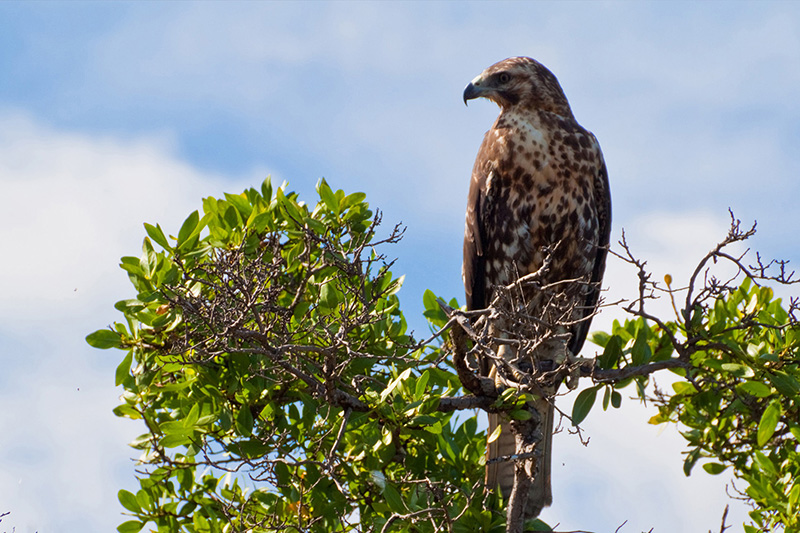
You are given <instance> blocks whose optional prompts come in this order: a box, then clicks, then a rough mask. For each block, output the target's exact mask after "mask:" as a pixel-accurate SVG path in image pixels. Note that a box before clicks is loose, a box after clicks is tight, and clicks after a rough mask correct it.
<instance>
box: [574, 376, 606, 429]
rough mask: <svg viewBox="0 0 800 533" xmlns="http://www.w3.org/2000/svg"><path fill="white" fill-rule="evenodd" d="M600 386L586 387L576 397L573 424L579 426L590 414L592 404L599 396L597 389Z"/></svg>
mask: <svg viewBox="0 0 800 533" xmlns="http://www.w3.org/2000/svg"><path fill="white" fill-rule="evenodd" d="M599 388H600V385H594V386H593V387H589V388H588V389H584V390H582V391H581V393H580V394H578V397H577V398H575V404H574V405H573V406H572V425H573V426H577V425H578V424H580V423H581V422H583V419H584V418H586V416H587V415H588V414H589V411H591V410H592V406H593V405H594V400H595V398H596V397H597V390H598V389H599Z"/></svg>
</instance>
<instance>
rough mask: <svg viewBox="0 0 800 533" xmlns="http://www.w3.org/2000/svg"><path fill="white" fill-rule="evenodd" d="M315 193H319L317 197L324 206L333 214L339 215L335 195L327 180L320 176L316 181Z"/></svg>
mask: <svg viewBox="0 0 800 533" xmlns="http://www.w3.org/2000/svg"><path fill="white" fill-rule="evenodd" d="M317 193H319V197H320V198H321V199H322V201H323V202H324V203H325V206H326V207H327V208H328V209H329V210H331V211H332V212H333V214H335V215H337V216H338V215H339V202H338V201H337V200H336V195H335V194H333V191H332V190H331V188H330V186H328V182H326V181H325V178H320V179H319V181H318V182H317Z"/></svg>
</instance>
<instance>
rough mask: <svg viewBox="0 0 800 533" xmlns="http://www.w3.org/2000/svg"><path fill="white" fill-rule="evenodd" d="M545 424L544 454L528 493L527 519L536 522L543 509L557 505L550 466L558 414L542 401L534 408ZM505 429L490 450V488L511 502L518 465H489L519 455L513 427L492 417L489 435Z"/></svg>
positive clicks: (488, 482) (543, 428) (510, 462)
mask: <svg viewBox="0 0 800 533" xmlns="http://www.w3.org/2000/svg"><path fill="white" fill-rule="evenodd" d="M534 406H535V408H536V410H537V411H539V415H540V416H541V420H542V441H541V443H540V444H539V446H542V453H541V455H540V456H539V458H538V460H537V464H536V470H535V475H534V477H533V481H532V483H531V488H530V492H529V493H528V504H527V507H526V510H525V516H526V518H534V517H536V516H538V515H539V513H541V512H542V509H543V508H545V507H547V506H549V505H550V504H551V503H553V493H552V490H551V486H550V463H551V456H552V448H553V419H554V417H555V411H554V409H553V406H552V405H551V404H550V403H549V402H548V401H546V400H543V399H538V400H536V402H535V404H534ZM498 425H500V426H502V429H501V430H500V436H499V437H498V438H497V439H495V440H494V441H493V442H490V443H488V444H487V446H486V461H487V462H486V485H487V486H488V487H489V488H491V489H492V490H496V489H497V488H499V489H500V493H501V494H502V495H503V499H504V500H508V497H509V496H510V495H511V489H512V488H513V487H514V461H513V460H506V461H496V462H489V461H491V460H492V459H496V458H498V457H503V456H510V455H514V454H516V453H517V450H516V442H515V440H514V435H513V433H512V432H511V428H510V426H509V423H508V422H507V421H505V420H503V418H502V417H501V416H500V415H497V414H493V413H489V431H488V434H489V435H491V434H492V433H493V432H494V431H495V429H496V428H497V426H498Z"/></svg>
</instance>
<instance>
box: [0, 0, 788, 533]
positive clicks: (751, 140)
mask: <svg viewBox="0 0 800 533" xmlns="http://www.w3.org/2000/svg"><path fill="white" fill-rule="evenodd" d="M512 55H530V56H532V57H535V58H536V59H539V60H540V61H542V62H543V63H544V64H546V65H547V66H548V67H550V69H551V70H553V72H554V73H555V74H556V76H558V78H559V80H560V81H561V84H562V86H563V87H564V89H565V91H566V93H567V96H568V98H569V99H570V102H571V104H572V107H573V110H574V112H575V115H576V117H577V118H578V120H579V121H580V122H581V123H582V124H583V125H584V126H586V127H587V128H588V129H590V130H592V131H593V132H594V133H595V134H596V135H597V137H598V139H599V140H600V144H601V146H602V147H603V150H604V153H605V157H606V161H607V164H608V168H609V174H610V179H611V186H612V195H613V198H614V237H618V236H619V234H620V233H619V232H620V230H621V228H623V227H624V228H625V230H626V234H627V235H628V237H629V241H630V242H631V244H632V245H633V246H634V247H635V249H636V250H637V252H639V254H640V255H641V256H642V257H644V258H646V259H648V261H649V265H651V266H652V267H653V269H654V270H655V271H656V273H657V274H659V275H662V274H663V273H666V272H670V273H672V274H673V275H674V276H675V277H676V279H680V278H679V276H680V275H681V274H683V275H685V273H686V271H687V269H688V268H689V267H690V266H691V264H692V261H693V260H696V259H697V258H698V257H699V256H700V255H702V253H703V252H704V251H705V250H706V249H707V248H709V247H710V246H711V245H712V244H713V243H714V242H715V241H716V240H718V239H719V238H721V236H722V235H723V234H724V231H725V229H726V225H727V208H728V207H731V208H732V209H733V210H734V211H735V213H736V214H737V215H738V216H739V217H741V218H742V219H743V220H745V221H748V222H749V221H752V220H754V219H757V220H758V222H759V228H760V233H759V235H758V236H757V238H756V240H755V241H754V243H753V245H754V246H755V247H756V248H758V249H759V250H762V251H763V252H765V253H766V255H768V256H778V257H784V258H788V259H793V260H795V261H796V260H797V259H798V258H800V246H798V240H797V237H796V234H797V221H798V218H799V216H800V212H798V203H797V198H798V196H800V185H798V184H799V183H800V181H799V180H798V179H797V169H798V168H800V150H798V149H797V143H798V140H800V100H798V98H797V93H798V87H800V4H795V3H790V2H774V3H773V2H750V3H745V2H730V3H726V2H710V3H688V2H687V3H681V2H669V3H667V2H639V3H632V2H610V3H606V2H577V1H576V2H559V3H555V2H552V3H551V2H536V3H521V2H513V3H505V4H501V3H492V4H488V3H455V2H442V3H389V2H385V3H365V2H364V3H321V2H320V3H273V2H270V3H266V2H265V3H254V2H248V3H211V2H207V3H177V2H176V3H97V2H92V3H80V2H74V3H73V2H70V3H51V2H37V3H21V2H20V3H17V2H4V3H0V73H2V74H1V76H2V77H0V191H2V193H3V196H4V197H5V202H4V204H5V207H4V209H3V210H2V212H0V237H2V239H3V242H4V244H5V246H6V249H7V250H8V251H9V253H8V254H7V255H6V256H5V258H4V259H5V260H4V261H3V262H2V263H0V318H2V320H0V365H1V366H0V368H3V372H2V373H0V404H2V405H3V410H2V411H0V511H4V510H9V511H11V513H12V514H11V515H10V516H9V517H6V518H4V519H3V522H2V525H1V526H0V530H3V531H5V530H8V531H10V530H11V528H12V527H15V528H16V531H18V532H20V533H22V532H28V531H31V532H33V531H39V532H40V533H46V532H51V531H53V532H55V531H78V530H80V531H88V532H92V531H110V530H113V529H114V528H115V527H116V524H118V523H119V522H121V521H122V517H121V516H120V511H121V508H120V507H119V505H118V504H117V503H116V491H117V490H118V489H119V488H121V487H131V486H133V485H134V484H133V480H132V473H133V465H132V463H131V461H130V457H131V456H132V453H131V451H130V450H129V449H128V448H126V443H127V442H128V441H129V440H131V439H132V438H133V437H135V436H136V435H137V434H138V433H139V432H141V429H142V428H140V427H137V425H136V423H135V422H126V421H121V420H116V419H115V417H114V416H113V415H112V413H111V408H113V406H114V405H115V404H116V401H117V400H116V397H117V396H118V394H119V392H120V391H119V390H115V389H114V387H113V369H114V367H115V365H116V363H117V362H118V360H119V359H120V357H121V353H120V354H116V353H113V352H99V351H96V350H92V349H90V348H89V347H88V346H86V345H85V344H84V342H83V337H84V336H85V335H86V333H88V332H90V331H92V330H94V329H97V328H99V327H103V326H104V325H105V324H108V323H110V322H111V321H113V320H115V319H116V318H117V316H116V315H115V311H114V310H113V307H112V305H113V303H114V302H115V301H116V300H119V299H123V298H126V297H130V296H131V294H132V289H131V288H129V286H128V285H127V280H126V277H125V275H124V273H123V272H122V271H121V270H118V269H117V266H116V265H117V263H118V259H119V257H120V256H122V255H132V254H136V253H137V250H139V247H140V245H141V239H142V237H143V235H144V232H143V229H142V223H143V222H145V221H147V222H151V223H154V222H159V223H161V224H162V226H164V227H165V228H173V231H174V230H176V229H177V227H178V224H179V223H180V222H181V221H182V219H183V218H184V217H185V216H186V214H188V213H189V212H190V211H192V210H194V209H196V208H198V207H199V206H200V200H201V198H202V197H205V196H210V195H216V196H219V195H221V194H222V192H223V191H227V192H239V191H240V190H242V189H243V188H244V187H246V186H252V185H257V184H258V183H260V182H261V180H262V179H263V178H264V177H265V176H266V175H268V174H271V175H272V176H273V180H276V181H281V180H284V179H285V180H288V181H289V183H290V187H291V188H293V189H296V190H298V191H300V192H301V194H302V195H303V196H304V197H306V198H313V196H312V195H313V187H314V184H315V183H316V181H317V180H318V179H319V178H320V177H323V176H324V177H325V178H326V179H328V181H329V183H331V184H332V185H333V186H334V187H338V188H343V189H345V190H346V191H348V192H351V191H355V190H360V191H364V192H366V193H367V194H368V198H369V200H370V201H371V203H372V205H373V206H375V207H379V208H381V209H382V210H383V211H384V220H385V224H386V231H388V229H389V227H390V225H391V224H393V223H395V222H399V221H402V222H403V223H404V224H406V225H407V226H408V231H407V233H406V238H405V240H404V241H403V243H402V244H400V245H399V246H397V247H396V249H395V250H394V253H395V254H396V255H397V256H399V261H398V263H397V266H396V268H395V271H396V273H397V274H405V275H406V285H405V287H404V288H403V290H402V292H401V294H400V295H401V300H402V302H403V306H404V309H405V310H406V313H407V317H408V319H409V322H410V323H411V325H412V327H414V328H415V329H417V330H423V329H424V328H425V326H424V322H423V321H422V320H421V318H420V315H421V308H422V305H421V294H422V292H423V291H424V290H425V289H426V288H431V289H433V290H434V291H435V292H437V293H438V294H441V295H444V296H458V297H459V298H461V297H462V292H463V289H462V287H461V280H460V263H461V235H462V231H463V213H464V207H465V202H466V188H467V183H468V178H469V173H470V170H471V168H472V162H473V160H474V157H475V153H476V152H477V148H478V145H479V144H480V140H481V137H482V135H483V132H484V131H485V130H486V129H487V128H488V127H489V126H490V124H491V122H492V120H493V119H494V117H495V116H496V113H497V109H496V107H495V106H493V105H492V104H491V103H489V102H484V101H481V102H475V103H471V104H470V107H469V108H465V107H464V105H463V102H462V100H461V91H462V90H463V88H464V86H465V85H466V84H467V83H468V82H469V81H470V80H471V79H472V78H473V77H474V76H475V75H477V74H478V73H479V72H480V71H481V70H483V69H484V68H485V67H487V66H489V65H490V64H492V63H494V62H495V61H498V60H500V59H503V58H505V57H508V56H512ZM607 285H608V286H609V298H613V297H617V296H620V297H624V296H630V295H631V294H632V293H631V291H632V287H634V286H635V280H634V279H633V274H632V273H631V272H630V271H628V270H626V269H625V268H624V266H623V265H620V264H615V263H613V262H612V263H611V264H610V265H609V271H608V274H607ZM656 305H658V304H656ZM614 316H618V315H614V314H613V313H605V314H604V315H603V316H601V317H599V318H598V320H597V322H596V323H597V326H598V327H603V325H607V324H608V323H609V322H610V320H611V319H612V318H613V317H614ZM564 401H565V402H566V403H569V402H570V401H571V399H569V398H565V399H564ZM631 407H633V406H631ZM649 414H650V413H649V412H648V411H647V410H646V409H643V408H638V407H635V408H632V409H625V410H623V411H621V412H617V413H607V414H600V413H598V414H596V415H594V416H593V417H590V420H589V421H588V423H587V432H588V434H589V435H590V436H591V437H592V440H591V443H590V445H589V446H588V447H586V448H584V447H583V446H581V445H580V444H579V443H577V439H576V438H575V437H571V436H569V435H566V434H562V435H558V436H557V437H556V447H557V450H556V454H557V455H556V464H557V466H554V473H553V475H554V490H555V505H554V506H553V507H552V508H551V509H550V510H548V511H547V512H546V513H547V514H546V515H545V518H547V519H549V520H551V521H560V522H561V524H562V527H563V528H565V529H569V528H571V529H588V530H594V531H607V530H608V531H614V530H615V529H616V528H617V526H619V525H620V524H621V523H622V522H623V521H624V520H628V521H629V522H628V524H626V526H625V527H624V528H623V529H622V530H621V531H622V532H623V533H625V532H637V531H640V530H645V531H646V530H649V528H650V527H654V528H655V529H654V531H656V532H658V531H662V532H670V531H705V530H708V529H715V528H718V527H719V525H718V524H719V517H720V516H721V513H722V508H723V507H724V504H725V503H726V499H725V495H724V485H725V481H726V480H725V479H723V478H724V476H720V477H718V478H711V477H710V476H707V475H706V474H705V473H703V472H699V471H698V472H697V473H696V474H695V475H693V476H692V477H691V478H689V479H688V480H687V479H684V478H683V474H682V473H681V472H680V465H681V457H680V450H681V449H682V448H681V444H682V443H681V439H680V437H679V436H678V435H677V434H676V432H675V430H674V429H673V428H667V429H662V428H654V427H648V426H646V425H645V424H644V421H645V420H646V419H647V418H648V417H649ZM559 454H560V455H559ZM676 509H682V512H675V510H676ZM735 513H737V514H735V517H736V518H737V519H738V520H739V523H741V519H742V517H743V513H744V511H743V510H742V508H741V507H737V508H736V509H735ZM737 527H740V526H737ZM734 530H737V529H736V528H735V529H734Z"/></svg>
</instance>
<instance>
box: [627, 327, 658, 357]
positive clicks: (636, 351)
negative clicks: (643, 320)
mask: <svg viewBox="0 0 800 533" xmlns="http://www.w3.org/2000/svg"><path fill="white" fill-rule="evenodd" d="M649 333H650V328H649V327H647V325H646V324H642V325H641V326H640V327H639V331H638V332H637V333H636V341H635V342H634V343H633V348H631V363H633V365H634V366H639V365H643V364H645V363H647V362H648V361H650V358H651V357H652V356H653V352H652V350H650V345H649V344H648V343H647V335H648V334H649Z"/></svg>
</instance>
